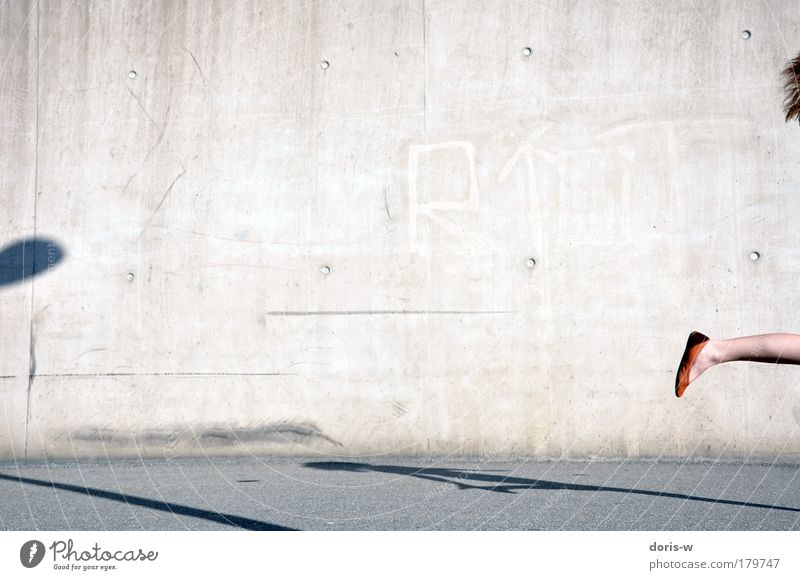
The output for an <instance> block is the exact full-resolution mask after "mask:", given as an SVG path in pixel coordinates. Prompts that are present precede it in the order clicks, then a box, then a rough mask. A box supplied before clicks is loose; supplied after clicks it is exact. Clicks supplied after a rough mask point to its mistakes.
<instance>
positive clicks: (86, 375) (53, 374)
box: [36, 373, 297, 378]
mask: <svg viewBox="0 0 800 580" xmlns="http://www.w3.org/2000/svg"><path fill="white" fill-rule="evenodd" d="M36 376H38V377H42V378H57V377H286V376H289V377H296V376H297V373H50V374H39V375H36Z"/></svg>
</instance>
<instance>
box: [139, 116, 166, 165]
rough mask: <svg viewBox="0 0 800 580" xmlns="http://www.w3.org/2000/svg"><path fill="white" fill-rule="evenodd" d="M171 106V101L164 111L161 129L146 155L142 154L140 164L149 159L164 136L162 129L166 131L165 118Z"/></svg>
mask: <svg viewBox="0 0 800 580" xmlns="http://www.w3.org/2000/svg"><path fill="white" fill-rule="evenodd" d="M171 106H172V103H170V104H168V105H167V112H166V113H164V123H162V125H161V131H160V132H159V134H158V138H157V139H156V142H155V143H153V146H152V147H150V150H149V151H148V152H147V155H145V156H144V159H143V160H142V165H144V164H145V163H146V162H147V160H148V159H150V156H151V155H152V154H153V151H155V150H156V148H157V147H158V146H159V144H160V143H161V140H162V139H163V138H164V131H166V129H167V119H168V118H169V109H170V107H171Z"/></svg>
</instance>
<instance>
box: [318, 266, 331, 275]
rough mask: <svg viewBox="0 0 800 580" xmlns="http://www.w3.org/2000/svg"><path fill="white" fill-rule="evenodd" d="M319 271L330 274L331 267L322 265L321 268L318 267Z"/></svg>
mask: <svg viewBox="0 0 800 580" xmlns="http://www.w3.org/2000/svg"><path fill="white" fill-rule="evenodd" d="M319 271H320V272H322V273H323V274H330V273H331V267H330V266H323V267H322V268H320V269H319Z"/></svg>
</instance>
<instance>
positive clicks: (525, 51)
mask: <svg viewBox="0 0 800 580" xmlns="http://www.w3.org/2000/svg"><path fill="white" fill-rule="evenodd" d="M522 54H523V55H525V56H530V55H532V54H533V49H532V48H531V47H530V46H526V47H525V48H523V49H522Z"/></svg>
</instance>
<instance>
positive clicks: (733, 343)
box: [689, 332, 800, 383]
mask: <svg viewBox="0 0 800 580" xmlns="http://www.w3.org/2000/svg"><path fill="white" fill-rule="evenodd" d="M737 360H739V361H754V362H766V363H773V364H792V365H800V334H789V333H785V332H777V333H773V334H757V335H755V336H742V337H739V338H731V339H728V340H709V341H708V343H707V344H706V346H705V347H703V350H701V351H700V354H698V355H697V358H696V359H695V361H694V364H693V365H692V370H691V372H690V373H689V382H690V383H691V382H692V381H693V380H695V379H696V378H697V377H699V376H700V375H701V374H703V372H705V371H706V370H708V369H709V368H711V367H713V366H714V365H717V364H720V363H724V362H731V361H737Z"/></svg>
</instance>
